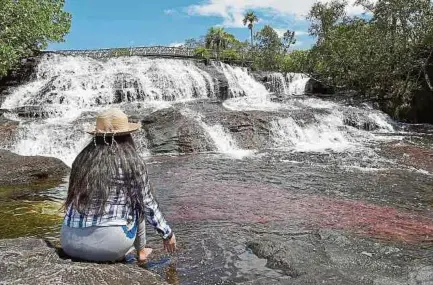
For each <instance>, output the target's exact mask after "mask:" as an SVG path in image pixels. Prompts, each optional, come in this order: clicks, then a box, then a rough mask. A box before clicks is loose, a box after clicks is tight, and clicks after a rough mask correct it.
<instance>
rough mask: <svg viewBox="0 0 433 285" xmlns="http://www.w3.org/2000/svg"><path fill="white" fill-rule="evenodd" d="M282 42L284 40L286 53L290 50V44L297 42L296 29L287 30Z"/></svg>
mask: <svg viewBox="0 0 433 285" xmlns="http://www.w3.org/2000/svg"><path fill="white" fill-rule="evenodd" d="M282 42H283V47H284V51H285V52H286V53H287V52H289V49H290V46H291V45H294V44H295V43H296V39H295V31H290V30H287V31H286V32H285V33H284V35H283V39H282Z"/></svg>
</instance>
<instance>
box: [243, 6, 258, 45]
mask: <svg viewBox="0 0 433 285" xmlns="http://www.w3.org/2000/svg"><path fill="white" fill-rule="evenodd" d="M258 21H259V18H257V15H256V14H254V12H252V11H250V12H247V13H246V14H245V16H244V26H246V25H247V24H248V29H250V31H251V46H253V45H254V43H253V27H254V23H255V22H258Z"/></svg>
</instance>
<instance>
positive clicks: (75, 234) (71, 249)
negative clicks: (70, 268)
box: [60, 219, 146, 262]
mask: <svg viewBox="0 0 433 285" xmlns="http://www.w3.org/2000/svg"><path fill="white" fill-rule="evenodd" d="M145 223H146V221H145V219H144V220H143V221H141V222H139V221H137V222H136V223H135V224H133V225H129V226H109V227H88V228H71V227H68V226H66V225H63V226H62V229H61V238H60V239H61V240H60V241H61V244H62V248H63V251H64V252H65V253H66V254H67V255H69V256H70V257H74V258H77V259H82V260H88V261H99V262H101V261H119V260H122V259H123V258H124V257H125V255H126V254H127V253H128V252H130V251H131V250H132V249H133V247H135V249H136V250H137V251H139V250H141V249H143V248H144V247H145V246H146V224H145Z"/></svg>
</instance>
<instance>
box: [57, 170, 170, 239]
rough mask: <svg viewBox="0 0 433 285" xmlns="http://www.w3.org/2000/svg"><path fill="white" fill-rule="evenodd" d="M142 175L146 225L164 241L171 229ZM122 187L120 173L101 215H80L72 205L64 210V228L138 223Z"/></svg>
mask: <svg viewBox="0 0 433 285" xmlns="http://www.w3.org/2000/svg"><path fill="white" fill-rule="evenodd" d="M144 175H145V177H144V179H145V181H146V187H145V188H144V189H143V190H142V191H143V198H144V204H145V209H144V212H145V214H146V219H147V221H148V223H149V224H151V225H152V226H153V227H154V228H155V230H156V231H157V232H158V233H159V234H160V235H161V236H162V237H163V238H164V239H165V238H167V237H169V236H170V234H171V228H170V226H169V225H168V224H167V222H166V220H165V219H164V216H163V215H162V213H161V211H160V209H159V206H158V203H157V202H156V200H155V198H154V197H153V195H152V192H151V191H150V189H151V187H150V183H149V179H148V176H147V173H145V174H144ZM122 186H123V175H122V172H121V171H120V177H118V178H116V179H114V180H113V185H112V191H111V195H110V196H109V198H108V199H107V203H106V205H105V211H104V214H103V215H93V214H88V215H85V214H80V213H79V212H78V211H77V210H76V209H74V208H73V207H72V205H70V206H69V207H68V209H67V210H66V213H65V217H64V221H63V223H64V224H65V225H66V226H68V227H72V228H87V227H93V226H125V225H131V224H136V223H138V222H139V221H137V220H136V219H137V217H136V215H135V214H134V213H133V211H132V210H131V208H130V207H129V206H128V205H127V199H126V196H125V193H124V191H122V188H123V187H122ZM95 209H96V205H95ZM92 212H96V211H92V210H90V211H89V213H92Z"/></svg>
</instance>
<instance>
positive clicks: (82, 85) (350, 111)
mask: <svg viewBox="0 0 433 285" xmlns="http://www.w3.org/2000/svg"><path fill="white" fill-rule="evenodd" d="M213 67H214V68H216V69H217V70H218V71H219V72H221V73H223V74H224V75H225V77H226V79H227V82H228V89H229V92H230V94H231V97H232V98H230V99H228V100H225V101H224V102H223V104H222V105H223V107H224V108H225V109H226V110H224V112H225V111H227V109H228V110H231V111H235V112H236V111H249V112H251V111H257V110H259V111H272V113H268V114H267V116H268V118H272V116H273V117H275V119H270V122H269V123H270V125H271V129H270V135H271V136H270V140H271V143H272V144H273V146H275V148H278V149H288V150H290V151H293V150H297V151H323V150H328V149H331V150H334V151H344V150H348V149H354V148H357V147H359V146H360V145H362V144H363V143H364V142H368V141H370V140H373V139H377V138H378V136H375V135H374V134H373V132H379V133H384V132H385V133H386V132H393V131H394V128H393V125H392V124H391V123H390V121H389V118H388V117H387V116H386V115H384V114H383V113H381V112H379V111H375V110H372V109H367V108H365V107H349V106H345V105H342V104H338V103H335V102H331V101H324V100H321V99H317V98H305V97H304V96H298V97H297V96H293V97H292V96H287V98H286V99H287V100H284V102H283V103H281V102H274V101H272V100H271V96H270V95H271V94H270V93H269V92H268V91H267V90H266V87H265V86H264V85H263V84H261V83H260V82H258V81H256V80H255V79H254V78H253V77H252V76H251V74H250V73H249V72H248V69H247V68H244V67H234V66H230V65H228V64H224V63H221V64H217V63H214V66H213ZM210 74H211V73H208V72H206V71H204V70H203V69H201V68H199V66H198V65H197V64H196V63H195V62H194V61H188V60H175V59H149V58H140V57H120V58H112V59H105V60H96V59H91V58H88V57H72V56H60V55H45V56H43V57H42V58H41V60H40V63H39V64H38V66H37V68H36V70H35V73H34V74H33V76H32V80H31V81H30V82H27V83H25V84H22V85H20V86H18V87H16V88H12V89H10V90H8V92H9V93H10V95H8V96H7V97H6V99H5V100H4V102H3V104H2V105H1V107H0V108H2V109H9V110H11V112H10V113H5V115H4V116H6V117H9V118H10V119H15V120H19V121H20V124H19V127H18V133H17V135H16V137H15V139H16V141H15V142H14V143H11V144H10V146H9V144H8V146H7V147H8V148H9V149H10V150H11V151H13V152H16V153H18V154H22V155H43V156H54V157H57V158H60V159H62V160H63V161H64V162H66V163H67V164H68V165H71V163H72V161H73V159H74V158H75V156H76V155H77V154H78V152H79V151H80V150H81V149H82V148H83V147H84V146H85V145H86V144H87V143H88V142H90V140H91V136H89V135H88V134H86V132H85V130H86V129H89V128H91V127H92V126H93V124H94V118H95V114H97V113H98V112H100V111H101V110H103V109H106V108H107V107H108V106H110V107H111V106H116V107H120V108H121V109H124V110H125V111H126V112H127V113H129V114H131V115H135V118H143V117H144V116H145V115H147V114H150V113H151V112H154V111H155V110H158V109H162V108H167V107H170V106H175V105H174V104H176V103H178V102H193V100H194V99H205V98H217V96H216V94H215V92H216V91H215V90H218V89H219V88H216V87H217V86H216V84H218V82H217V80H214V78H212V77H211V75H210ZM271 78H273V79H272V81H273V82H274V84H275V87H278V88H281V91H282V92H285V93H286V94H289V95H299V94H304V93H305V87H306V84H307V82H308V80H309V78H308V76H306V75H304V74H295V73H289V74H287V75H286V76H283V75H282V74H281V73H274V74H273V75H272V77H271ZM200 101H203V100H200ZM188 104H192V103H188ZM185 105H186V104H185ZM185 105H184V104H182V106H179V105H177V106H175V107H177V108H185ZM196 106H197V105H194V107H196ZM215 106H216V105H215ZM197 107H198V106H197ZM218 108H220V107H218ZM218 108H215V110H221V109H222V108H221V109H218ZM197 109H198V110H200V112H209V111H212V107H206V108H197ZM194 110H195V109H194ZM183 112H184V113H185V115H188V116H190V117H192V118H194V120H195V121H196V122H197V124H198V125H200V126H201V127H202V128H203V129H204V130H205V131H206V133H207V134H208V136H209V138H210V139H212V141H213V142H214V144H215V146H216V148H217V151H218V152H219V153H223V154H226V155H229V156H231V157H236V158H242V157H244V156H247V155H249V154H251V152H250V151H246V150H243V149H241V148H239V146H238V145H237V142H236V141H235V140H234V138H233V137H232V136H231V134H230V132H229V131H228V130H226V129H225V128H224V127H223V126H222V125H221V124H218V123H216V124H212V125H209V124H207V123H206V121H205V120H204V118H205V116H204V115H202V114H201V113H198V112H195V111H192V110H189V109H186V111H185V110H184V111H183ZM18 115H19V116H18ZM305 118H307V119H305ZM311 118H312V119H311ZM248 123H249V122H246V124H248ZM136 142H137V145H138V148H139V150H140V153H141V154H142V155H143V156H148V155H150V153H149V150H148V149H147V141H146V136H145V134H144V133H139V134H138V135H137V141H136Z"/></svg>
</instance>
